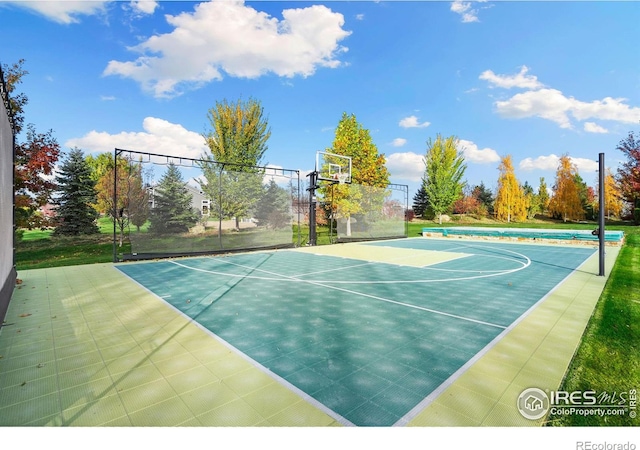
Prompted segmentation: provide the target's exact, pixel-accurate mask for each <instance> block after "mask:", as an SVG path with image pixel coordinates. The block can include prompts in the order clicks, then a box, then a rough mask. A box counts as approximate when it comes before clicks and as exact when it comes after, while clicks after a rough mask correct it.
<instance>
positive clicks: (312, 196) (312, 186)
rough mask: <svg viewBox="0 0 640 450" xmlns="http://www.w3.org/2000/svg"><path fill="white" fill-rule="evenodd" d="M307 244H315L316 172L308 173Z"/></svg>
mask: <svg viewBox="0 0 640 450" xmlns="http://www.w3.org/2000/svg"><path fill="white" fill-rule="evenodd" d="M307 176H308V177H309V189H307V190H308V191H309V245H311V246H315V245H316V201H317V200H316V189H317V188H318V186H317V184H318V172H317V171H315V170H314V171H313V172H311V173H310V174H309V175H307Z"/></svg>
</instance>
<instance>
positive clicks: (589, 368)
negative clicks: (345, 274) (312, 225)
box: [16, 219, 640, 426]
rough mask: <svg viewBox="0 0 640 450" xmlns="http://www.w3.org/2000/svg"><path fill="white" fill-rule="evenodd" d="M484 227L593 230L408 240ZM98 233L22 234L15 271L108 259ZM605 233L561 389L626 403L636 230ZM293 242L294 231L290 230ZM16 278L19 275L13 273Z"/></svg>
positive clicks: (639, 294)
mask: <svg viewBox="0 0 640 450" xmlns="http://www.w3.org/2000/svg"><path fill="white" fill-rule="evenodd" d="M463 225H467V226H468V225H473V226H488V227H505V226H507V225H508V226H509V227H513V228H560V229H589V230H593V229H594V228H595V227H596V225H595V223H584V224H574V223H566V224H565V223H556V222H549V221H533V222H527V223H524V224H505V223H501V222H495V221H482V222H477V221H473V220H469V221H453V222H450V223H447V224H443V225H438V224H437V223H434V222H427V221H424V222H421V221H413V222H411V223H410V224H409V231H408V234H409V237H417V236H420V235H421V234H422V229H423V228H424V227H438V226H463ZM99 226H100V230H101V233H100V234H97V235H93V236H86V237H80V238H68V237H53V236H51V231H35V230H33V231H25V233H24V235H23V238H22V240H21V241H20V242H18V244H17V249H16V268H17V270H18V272H20V271H21V270H27V269H36V268H43V267H57V266H68V265H74V264H92V263H100V262H110V261H112V260H113V243H112V240H113V225H112V223H111V222H110V221H109V219H102V220H101V221H100V223H99ZM607 229H610V230H621V231H624V233H625V244H624V246H623V248H622V250H621V252H620V255H619V256H618V260H617V262H616V265H615V266H614V267H613V270H612V273H611V277H610V278H609V280H608V282H607V284H606V286H605V289H604V292H603V293H602V296H601V297H600V300H599V301H598V304H597V305H596V308H595V310H594V313H593V316H592V317H591V320H590V321H589V324H588V326H587V329H586V331H585V333H584V336H583V339H582V343H581V345H580V347H579V348H578V350H577V352H576V355H575V356H574V359H573V361H572V363H571V366H570V368H569V370H568V371H567V373H566V375H565V379H564V381H563V384H562V386H561V388H560V389H561V390H565V391H570V392H571V391H576V390H580V391H588V390H591V391H596V394H597V395H601V394H603V393H604V394H608V395H610V396H618V397H614V398H618V400H620V398H621V397H620V395H621V393H624V394H623V397H624V398H625V401H626V402H627V404H628V402H629V394H628V393H629V391H630V390H632V389H639V388H640V227H637V226H630V225H626V224H622V223H612V224H608V225H607ZM300 233H301V235H302V241H303V244H304V243H306V242H307V241H308V235H309V231H308V227H306V228H305V227H303V228H302V229H301V230H300ZM293 234H294V240H295V241H296V242H297V236H298V231H297V229H296V230H294V233H293ZM317 243H318V245H324V244H329V243H330V239H329V229H328V228H327V227H319V228H318V231H317ZM18 276H19V274H18ZM638 424H640V420H639V419H637V418H631V417H630V416H629V414H625V415H624V416H604V417H600V416H580V415H577V414H574V415H567V416H561V417H549V419H548V422H547V425H551V426H629V425H638Z"/></svg>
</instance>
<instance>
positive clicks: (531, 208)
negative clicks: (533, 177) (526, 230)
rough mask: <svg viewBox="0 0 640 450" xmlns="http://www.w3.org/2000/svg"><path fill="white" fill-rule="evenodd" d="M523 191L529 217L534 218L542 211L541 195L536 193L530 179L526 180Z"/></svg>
mask: <svg viewBox="0 0 640 450" xmlns="http://www.w3.org/2000/svg"><path fill="white" fill-rule="evenodd" d="M522 192H524V197H525V204H526V205H527V218H528V219H533V218H534V217H535V216H536V214H538V213H540V212H541V209H540V197H538V194H536V193H535V191H534V190H533V186H531V185H530V184H529V182H528V181H525V182H524V185H523V186H522Z"/></svg>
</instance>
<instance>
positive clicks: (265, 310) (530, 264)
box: [0, 239, 618, 427]
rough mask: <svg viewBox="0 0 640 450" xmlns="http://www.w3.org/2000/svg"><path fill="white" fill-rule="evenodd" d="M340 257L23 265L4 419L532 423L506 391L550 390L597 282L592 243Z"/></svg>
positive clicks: (10, 325) (413, 243)
mask: <svg viewBox="0 0 640 450" xmlns="http://www.w3.org/2000/svg"><path fill="white" fill-rule="evenodd" d="M335 248H336V249H339V252H337V253H338V254H339V257H336V256H331V255H328V254H325V255H315V254H314V252H313V251H312V250H313V249H301V251H282V252H274V253H254V254H246V255H233V256H232V257H225V258H196V259H181V260H176V261H161V262H149V263H136V264H122V265H115V266H114V265H112V264H104V265H91V266H77V267H66V268H56V269H38V270H31V271H25V272H21V273H20V274H19V277H20V278H21V279H22V280H23V281H24V282H23V284H22V285H20V286H19V288H17V289H16V290H15V292H14V295H13V298H12V301H11V303H10V305H9V311H8V313H7V317H6V324H5V326H3V327H2V328H1V329H0V425H2V426H24V425H32V426H185V427H186V426H341V425H359V426H390V425H410V426H465V425H468V426H480V425H493V426H505V425H515V426H523V425H529V426H530V425H539V424H540V423H541V422H540V421H528V420H526V419H524V418H523V417H522V416H521V415H520V414H519V413H518V411H517V409H516V399H517V397H518V395H519V394H520V392H521V391H522V390H523V389H524V388H526V387H531V386H532V384H533V385H535V387H540V388H545V387H547V386H549V387H550V388H557V385H558V384H559V382H560V380H561V378H562V375H563V374H564V371H565V370H566V367H567V366H568V363H569V361H570V359H571V356H572V355H573V352H574V351H575V348H576V347H577V345H578V343H579V340H580V336H581V334H582V331H583V330H584V326H585V325H586V323H587V321H588V319H589V317H590V314H591V312H592V310H593V306H594V305H595V302H596V301H597V298H598V296H599V295H600V292H601V290H602V287H603V286H604V282H605V279H606V278H605V277H597V276H595V275H594V273H596V272H597V267H596V266H597V255H596V254H595V253H594V249H592V248H579V247H552V246H541V245H529V246H527V245H518V244H512V245H509V244H501V245H489V244H486V243H482V242H478V243H474V242H457V241H453V240H442V241H440V240H429V239H406V240H401V241H389V242H381V243H371V244H367V245H362V244H360V245H358V246H357V251H355V250H354V251H353V252H352V255H353V257H348V256H349V251H348V250H349V248H354V249H355V248H356V247H355V246H354V247H349V246H335ZM367 249H375V251H373V250H372V251H371V252H370V253H369V252H367ZM385 249H390V250H391V251H390V253H389V255H388V257H387V259H385ZM617 251H618V249H614V248H610V249H608V250H607V252H608V254H607V265H608V267H610V266H611V265H612V264H613V261H615V256H616V255H617ZM439 252H442V254H439V255H438V253H439ZM367 256H371V258H367ZM384 261H387V262H384ZM584 261H587V262H586V263H584ZM583 263H584V264H583ZM123 273H126V275H127V276H124V275H123ZM131 279H133V280H135V281H136V282H131ZM561 282H562V283H561ZM560 283H561V284H560ZM550 291H552V292H550ZM541 299H542V301H541ZM496 338H497V339H496Z"/></svg>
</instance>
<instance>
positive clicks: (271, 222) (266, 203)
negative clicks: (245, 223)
mask: <svg viewBox="0 0 640 450" xmlns="http://www.w3.org/2000/svg"><path fill="white" fill-rule="evenodd" d="M255 218H256V219H257V220H258V224H259V225H260V226H267V227H271V228H284V227H286V226H289V225H290V224H291V198H290V197H289V192H287V191H286V190H285V189H282V188H281V187H280V186H278V184H277V183H276V182H275V181H274V180H273V179H272V180H271V181H270V182H269V186H267V188H266V189H265V191H264V194H263V195H262V197H261V199H260V201H259V202H258V206H257V207H256V213H255Z"/></svg>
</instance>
